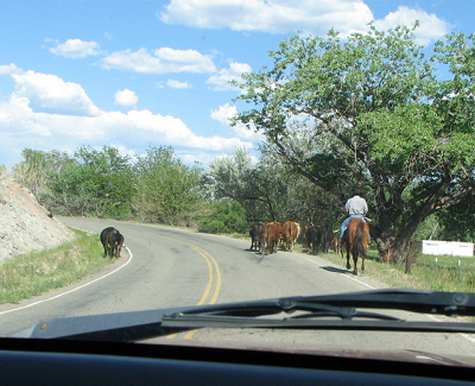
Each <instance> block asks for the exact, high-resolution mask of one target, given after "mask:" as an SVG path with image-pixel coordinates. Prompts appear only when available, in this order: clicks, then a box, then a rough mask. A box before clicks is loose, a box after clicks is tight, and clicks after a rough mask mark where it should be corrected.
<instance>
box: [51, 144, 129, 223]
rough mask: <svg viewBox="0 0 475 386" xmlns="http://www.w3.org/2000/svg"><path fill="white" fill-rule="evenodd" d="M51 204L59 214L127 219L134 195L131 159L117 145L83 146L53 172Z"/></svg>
mask: <svg viewBox="0 0 475 386" xmlns="http://www.w3.org/2000/svg"><path fill="white" fill-rule="evenodd" d="M48 186H49V189H50V192H51V204H50V206H51V207H52V208H53V209H54V210H56V211H57V212H59V213H63V214H68V215H83V216H84V215H89V216H99V217H116V218H126V217H128V216H129V215H130V212H131V204H132V197H133V195H134V189H135V187H134V174H133V170H132V166H131V164H130V159H129V157H127V156H124V155H121V154H120V153H119V151H118V150H117V149H116V148H114V147H107V146H105V147H103V148H102V149H101V150H96V149H93V148H90V147H81V148H79V149H78V150H77V151H76V152H75V153H74V157H73V159H72V160H70V161H69V162H67V163H65V164H64V165H63V166H62V168H61V169H59V170H55V171H53V172H51V173H50V175H49V180H48Z"/></svg>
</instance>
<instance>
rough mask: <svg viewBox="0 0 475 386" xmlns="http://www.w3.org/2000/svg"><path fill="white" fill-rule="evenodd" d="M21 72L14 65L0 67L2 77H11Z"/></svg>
mask: <svg viewBox="0 0 475 386" xmlns="http://www.w3.org/2000/svg"><path fill="white" fill-rule="evenodd" d="M19 72H21V69H20V68H19V67H17V66H16V64H14V63H10V64H2V65H0V75H11V74H15V73H19Z"/></svg>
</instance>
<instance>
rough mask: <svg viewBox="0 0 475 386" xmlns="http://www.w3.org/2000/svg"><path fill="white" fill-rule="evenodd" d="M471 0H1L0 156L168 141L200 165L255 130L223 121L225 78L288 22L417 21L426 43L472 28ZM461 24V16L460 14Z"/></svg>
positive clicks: (316, 28) (245, 66)
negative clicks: (32, 149) (248, 130)
mask: <svg viewBox="0 0 475 386" xmlns="http://www.w3.org/2000/svg"><path fill="white" fill-rule="evenodd" d="M474 12H475V1H469V0H467V1H462V0H459V1H448V0H447V1H445V0H434V1H382V0H365V1H362V0H339V1H336V0H334V1H330V0H319V1H317V0H307V1H291V0H268V1H258V0H249V1H237V0H220V1H217V0H213V1H211V0H210V1H206V0H200V1H193V0H182V1H161V2H160V1H141V2H139V1H134V2H130V1H127V2H126V1H101V2H97V1H76V2H74V4H73V2H64V1H44V0H43V1H38V2H36V1H11V2H3V4H2V11H1V12H0V36H2V39H0V133H1V138H2V141H0V163H3V164H7V165H11V164H12V163H14V162H16V161H18V159H19V157H20V153H21V150H22V149H23V148H24V147H32V148H36V149H44V150H48V149H51V148H57V149H61V150H66V151H72V150H74V149H75V148H76V147H77V146H79V145H91V146H101V145H116V146H118V147H119V148H120V149H121V151H123V152H124V153H129V154H140V153H141V152H143V151H144V149H145V148H146V147H147V146H148V145H172V146H173V147H174V148H175V149H176V151H177V153H178V154H179V156H180V157H182V158H183V159H184V160H185V161H186V162H192V161H193V160H198V161H201V162H203V163H205V164H206V163H208V162H209V161H210V160H211V159H213V158H214V157H216V156H221V155H225V154H230V153H232V152H233V150H234V149H235V148H236V146H244V147H247V148H248V149H249V150H250V151H251V152H254V151H255V149H256V147H257V143H258V141H259V137H258V136H257V135H253V134H252V133H249V132H247V131H246V130H245V129H243V128H242V127H237V128H231V127H230V126H229V125H228V120H229V118H231V117H232V116H233V114H235V113H236V106H234V105H233V102H232V98H233V97H235V96H236V95H237V92H236V90H233V89H232V88H231V87H230V86H229V85H228V83H227V81H229V80H230V79H237V78H239V76H240V74H241V73H243V72H248V71H252V70H257V69H259V68H260V67H262V66H263V65H265V64H266V63H267V61H268V59H267V52H268V51H269V50H270V49H273V48H275V47H276V46H277V44H278V42H279V41H280V40H282V39H284V38H286V37H287V36H288V35H289V34H290V33H292V32H295V31H297V30H303V31H309V32H312V33H315V34H322V33H324V32H325V31H326V30H328V29H329V28H330V27H335V28H336V29H338V30H340V31H341V32H342V33H343V34H347V33H351V32H352V31H364V30H365V28H367V27H366V26H367V23H368V22H370V21H373V22H375V23H376V25H377V26H378V27H379V28H382V29H384V28H390V27H392V26H394V25H396V24H407V23H412V22H413V21H414V20H415V19H419V20H420V21H421V28H420V31H419V32H418V39H419V40H420V42H421V43H423V44H425V45H427V46H428V47H430V45H431V43H432V42H433V41H434V40H435V39H437V38H438V37H440V36H442V35H444V34H445V33H447V32H451V31H464V32H467V33H471V32H472V30H471V28H473V27H472V25H473V22H472V20H471V18H472V17H473V14H474ZM471 22H472V23H471Z"/></svg>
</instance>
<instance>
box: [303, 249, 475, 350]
mask: <svg viewBox="0 0 475 386" xmlns="http://www.w3.org/2000/svg"><path fill="white" fill-rule="evenodd" d="M304 259H306V260H307V261H309V262H311V263H313V264H315V265H318V266H320V264H318V263H317V262H316V261H313V260H312V259H309V258H308V257H306V256H304ZM343 276H344V277H346V278H347V279H350V280H353V281H355V282H357V283H360V284H362V285H364V286H365V287H368V288H371V289H376V287H373V286H372V285H370V284H368V283H365V282H364V281H361V280H359V279H357V278H355V277H351V276H348V275H343ZM426 316H427V317H428V318H429V319H432V320H434V321H436V322H442V321H443V320H442V319H439V318H437V317H436V316H434V315H430V314H426ZM459 335H460V336H461V337H462V338H465V339H467V340H468V341H470V342H471V343H475V338H473V337H471V336H470V335H468V334H464V333H463V332H460V333H459Z"/></svg>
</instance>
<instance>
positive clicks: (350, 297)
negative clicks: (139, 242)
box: [33, 289, 475, 341]
mask: <svg viewBox="0 0 475 386" xmlns="http://www.w3.org/2000/svg"><path fill="white" fill-rule="evenodd" d="M357 308H368V309H384V310H405V311H412V312H416V313H430V314H441V315H449V316H451V315H464V316H473V315H475V294H470V293H453V292H431V291H417V290H404V289H402V290H401V289H387V290H373V291H362V292H352V293H342V294H336V295H318V296H294V297H287V298H275V299H266V300H257V301H247V302H236V303H227V304H214V305H204V306H194V307H186V308H185V307H183V308H176V309H174V310H168V311H167V310H155V311H143V312H130V313H125V314H120V315H118V316H114V315H100V316H96V317H81V318H70V319H69V323H70V326H71V327H70V328H68V325H67V323H66V322H67V320H66V321H65V320H64V319H58V320H53V321H50V322H47V323H46V324H47V325H48V328H47V329H45V330H44V331H43V330H42V329H41V327H40V326H41V324H40V325H39V326H37V327H36V328H35V330H34V331H33V336H35V337H39V338H41V337H47V338H51V337H61V338H67V339H93V340H116V341H134V340H143V339H148V338H152V337H160V336H164V335H168V334H171V333H176V332H181V331H186V330H190V329H194V328H204V327H215V326H216V323H218V322H222V321H223V320H222V319H216V318H220V317H228V318H229V319H227V320H226V324H228V325H230V324H232V327H233V328H240V327H243V328H246V327H249V326H252V325H253V324H252V323H253V322H255V323H269V326H270V325H272V326H273V327H272V328H303V327H302V326H306V327H308V328H314V329H318V328H332V326H333V327H334V328H335V329H339V328H343V327H344V328H345V329H355V328H364V326H367V327H368V329H371V326H373V329H378V328H382V329H386V328H390V329H395V328H397V329H399V330H406V327H410V326H412V327H411V328H416V327H417V331H420V329H427V330H428V331H429V330H433V329H434V328H436V327H435V325H436V324H437V323H435V322H422V323H423V324H419V325H417V324H416V325H414V324H413V323H416V322H409V321H400V320H394V319H397V318H394V317H391V316H388V315H383V314H374V313H372V314H366V317H369V318H371V319H380V320H365V321H361V320H353V318H355V317H365V316H364V315H365V314H364V313H363V312H367V311H362V310H357ZM295 311H302V312H307V316H306V317H305V316H301V317H299V316H298V315H297V317H295V318H293V319H295V320H293V321H292V322H290V321H289V320H288V319H287V320H285V319H284V320H279V319H273V320H272V321H268V320H267V321H266V322H261V321H257V320H259V319H257V318H258V317H263V316H271V315H275V314H280V313H286V314H292V313H293V312H295ZM304 315H305V314H304ZM193 316H194V317H196V318H195V319H191V317H193ZM321 316H334V317H337V318H339V319H340V320H339V319H333V320H314V318H317V317H318V318H319V317H321ZM253 318H254V319H253ZM310 318H312V319H311V320H310ZM291 319H292V318H291ZM299 319H304V320H299ZM98 321H99V322H98ZM244 321H246V322H245V324H243V323H244ZM65 323H66V326H65ZM279 323H280V324H279ZM299 323H301V324H299ZM259 325H262V324H259ZM473 325H475V324H472V323H465V324H463V323H447V324H446V325H445V326H444V325H443V324H437V326H439V327H437V328H439V329H441V328H442V327H443V328H442V330H441V331H459V330H463V331H465V332H473ZM404 326H406V327H404ZM414 326H416V327H414ZM55 331H56V332H55ZM58 331H59V332H58Z"/></svg>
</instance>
